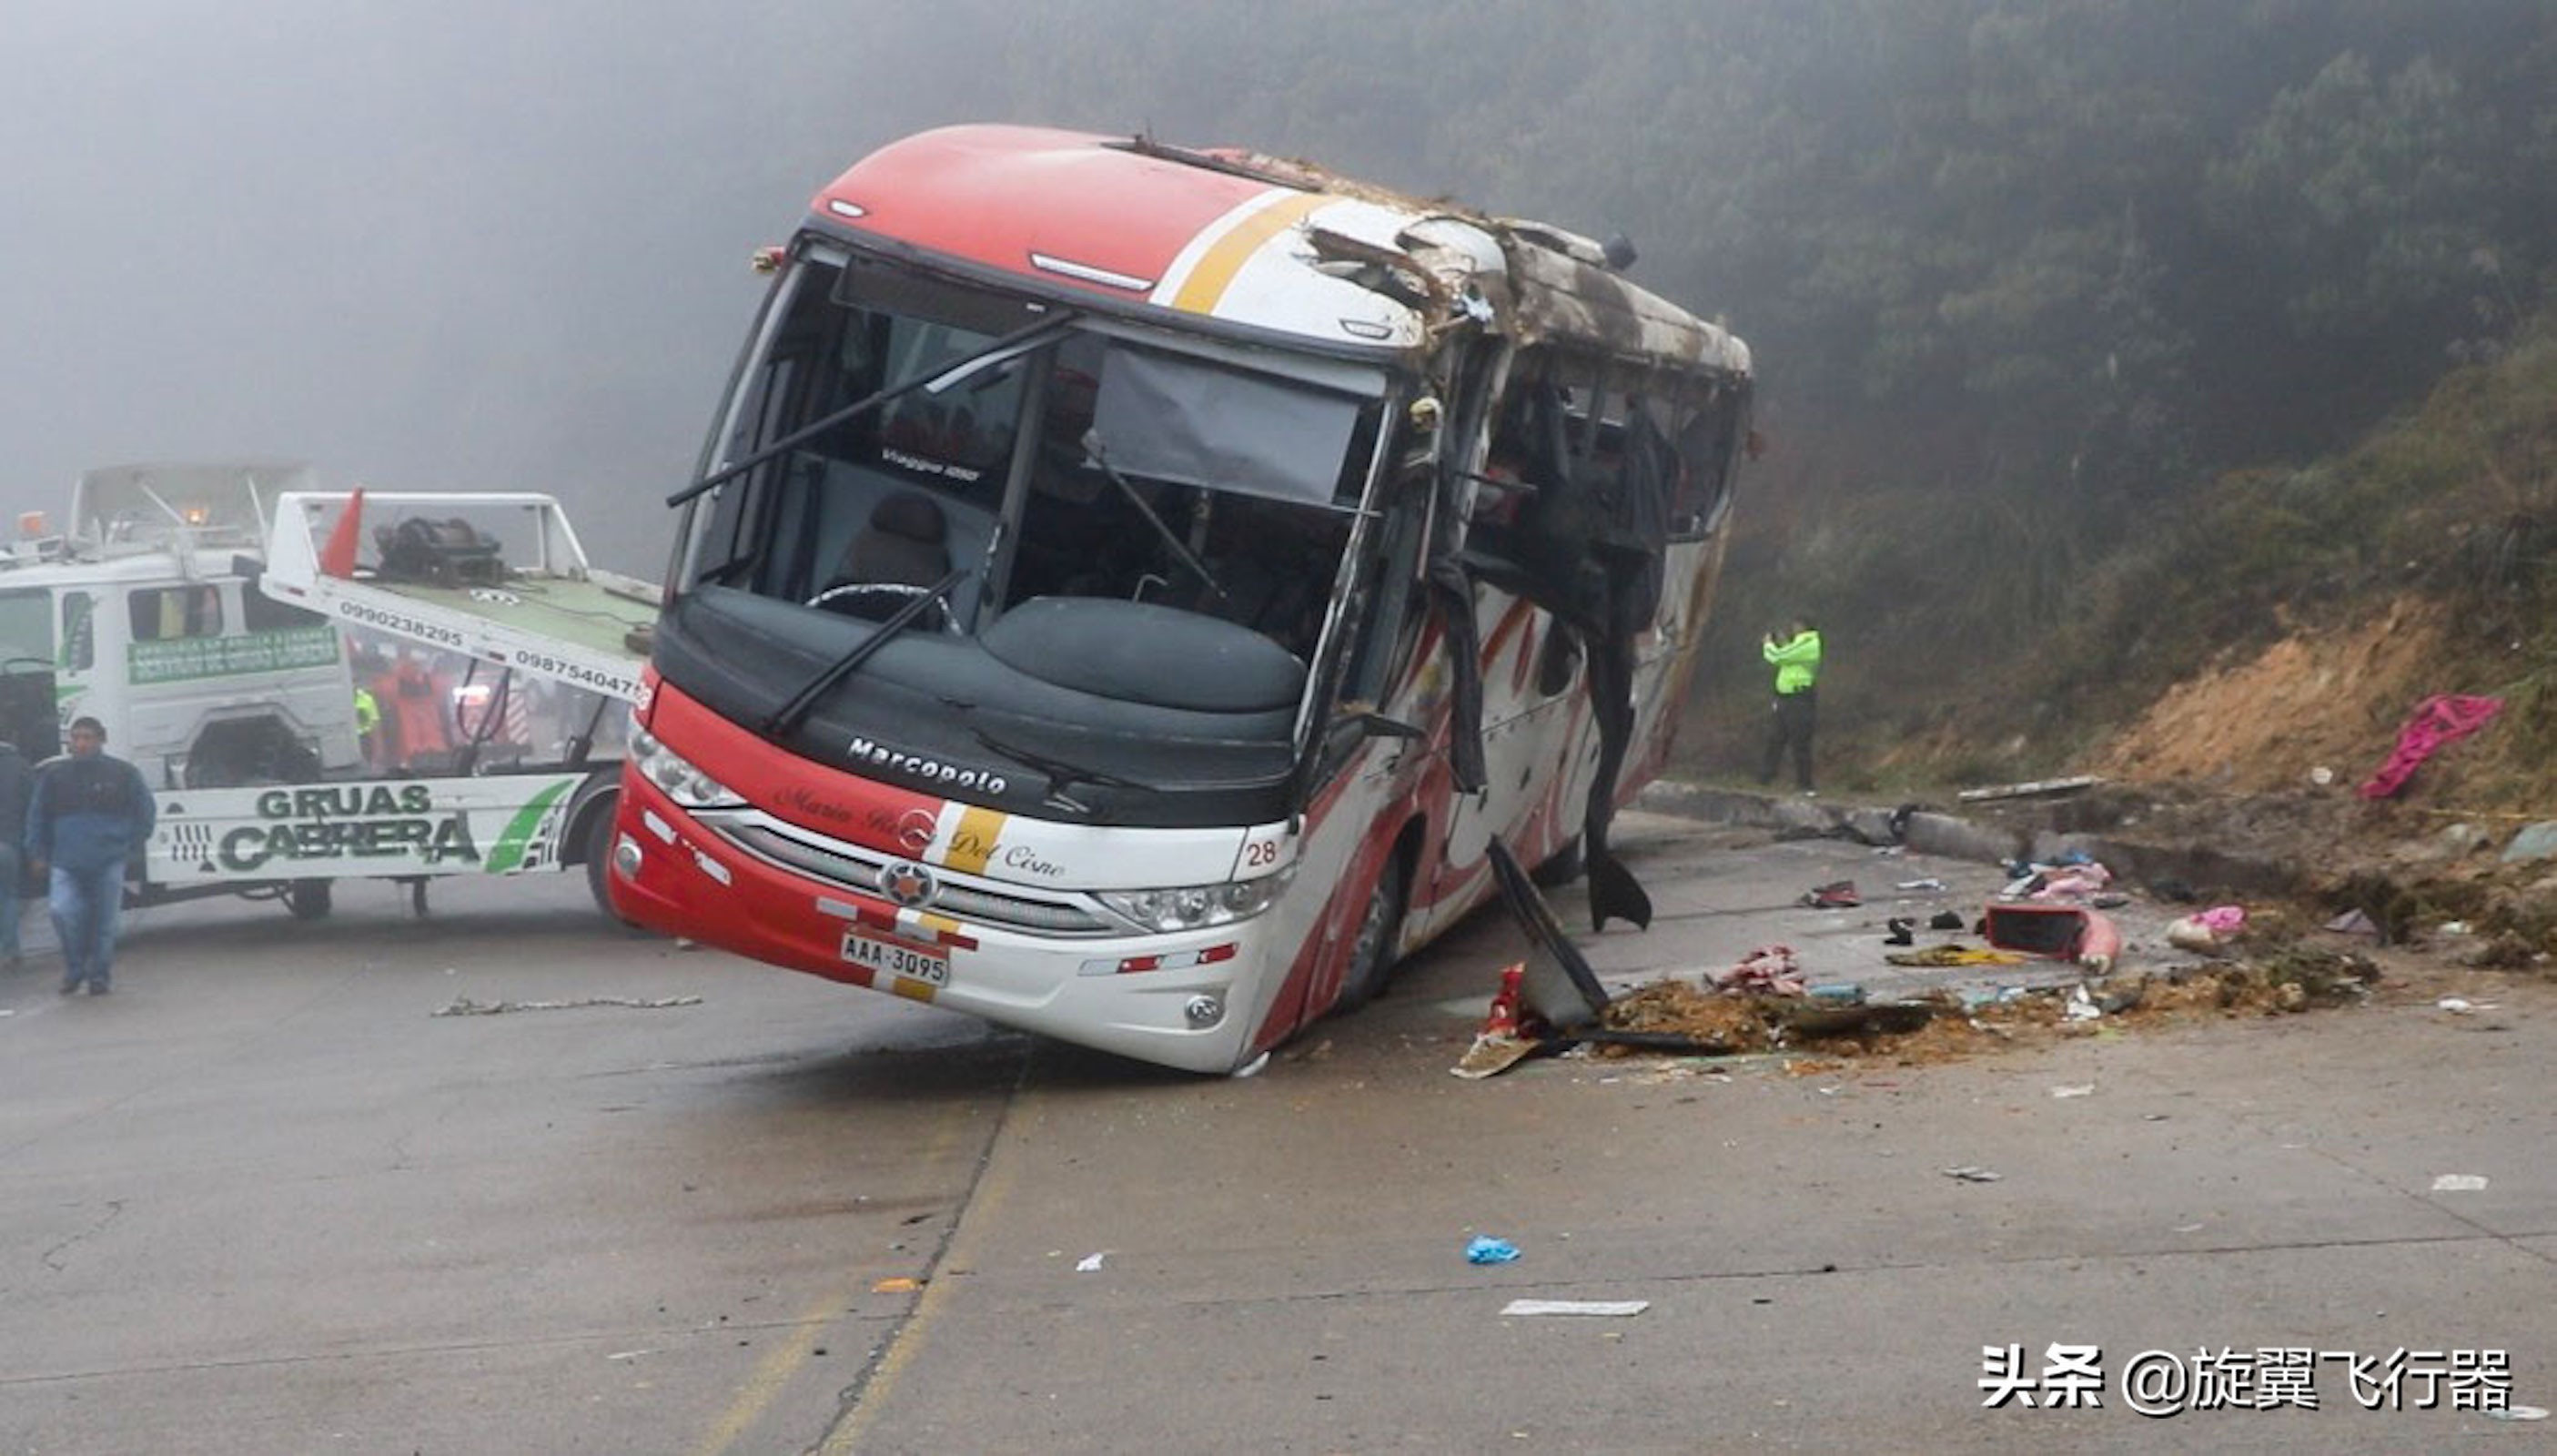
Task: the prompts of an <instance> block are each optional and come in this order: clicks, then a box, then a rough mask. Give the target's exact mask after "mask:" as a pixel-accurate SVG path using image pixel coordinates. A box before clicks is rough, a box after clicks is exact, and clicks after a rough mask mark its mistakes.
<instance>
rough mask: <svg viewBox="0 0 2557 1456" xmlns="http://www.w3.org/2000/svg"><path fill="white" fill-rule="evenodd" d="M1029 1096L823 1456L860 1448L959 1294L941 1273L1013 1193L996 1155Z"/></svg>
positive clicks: (999, 1129) (994, 1146) (1015, 1102)
mask: <svg viewBox="0 0 2557 1456" xmlns="http://www.w3.org/2000/svg"><path fill="white" fill-rule="evenodd" d="M1024 1070H1026V1069H1024ZM1027 1095H1028V1094H1027V1092H1026V1091H1025V1090H1016V1091H1015V1092H1014V1093H1013V1094H1012V1099H1011V1102H1010V1104H1009V1106H1007V1107H1006V1109H1005V1111H1004V1121H1003V1122H1002V1123H999V1124H997V1125H996V1126H995V1135H994V1136H993V1137H991V1138H989V1139H988V1140H987V1143H986V1171H985V1174H984V1175H983V1176H982V1177H980V1178H979V1179H978V1180H977V1187H976V1190H975V1192H974V1193H972V1194H971V1195H970V1196H969V1199H968V1203H967V1207H966V1208H965V1209H964V1210H963V1211H962V1215H963V1216H962V1219H961V1222H960V1225H959V1227H958V1228H956V1229H954V1230H952V1231H951V1235H950V1242H949V1244H948V1245H947V1246H946V1247H944V1249H943V1250H942V1254H941V1257H940V1259H939V1260H938V1261H937V1263H936V1265H935V1275H936V1276H935V1277H934V1278H933V1280H932V1282H930V1283H928V1284H926V1285H924V1286H923V1296H922V1297H921V1298H919V1299H917V1300H915V1302H914V1313H912V1314H910V1315H908V1316H906V1320H905V1323H904V1324H903V1325H902V1326H900V1327H899V1328H898V1330H897V1332H896V1335H895V1337H894V1338H892V1339H890V1340H889V1341H888V1346H887V1351H886V1353H884V1354H882V1355H881V1356H879V1362H878V1367H877V1368H876V1369H875V1370H874V1371H872V1372H871V1378H870V1380H869V1382H868V1383H866V1384H865V1385H864V1386H863V1387H862V1393H861V1398H860V1399H859V1400H858V1401H857V1402H856V1403H855V1404H854V1406H853V1408H852V1409H851V1410H850V1411H849V1412H847V1413H846V1414H845V1416H844V1421H843V1424H841V1425H839V1426H837V1427H835V1429H834V1430H833V1431H831V1432H829V1433H828V1435H827V1436H826V1440H825V1443H824V1444H823V1445H821V1446H819V1447H818V1448H817V1450H818V1452H819V1456H846V1453H848V1452H852V1451H856V1450H859V1449H860V1443H861V1440H862V1437H864V1436H865V1435H868V1434H869V1433H870V1428H871V1423H872V1422H873V1421H875V1420H876V1419H877V1418H878V1411H879V1407H880V1406H881V1405H882V1404H885V1403H886V1400H887V1397H888V1395H889V1394H890V1393H892V1392H893V1390H894V1389H895V1387H896V1382H897V1378H898V1377H899V1376H901V1375H903V1374H904V1373H905V1370H906V1368H907V1367H908V1366H910V1365H912V1364H913V1363H914V1358H915V1355H916V1352H918V1351H920V1350H921V1349H922V1348H923V1346H924V1344H925V1342H926V1341H928V1340H929V1339H930V1338H931V1334H932V1326H933V1324H934V1322H935V1319H936V1317H937V1316H938V1315H939V1314H940V1312H941V1309H942V1306H944V1305H946V1304H948V1303H949V1302H950V1301H951V1300H952V1299H953V1298H955V1297H957V1296H955V1295H954V1294H952V1293H951V1283H950V1280H949V1279H948V1278H947V1277H946V1276H942V1275H941V1272H940V1271H941V1270H944V1269H951V1268H968V1267H970V1266H972V1262H973V1257H974V1255H975V1244H974V1241H972V1240H970V1239H969V1238H968V1231H969V1228H970V1227H971V1225H972V1223H973V1225H974V1227H976V1228H980V1229H982V1228H984V1227H985V1224H984V1223H983V1222H982V1221H979V1220H977V1219H976V1218H975V1216H976V1215H978V1214H980V1213H989V1212H992V1211H993V1210H994V1209H996V1208H997V1207H999V1206H1000V1205H1001V1204H1002V1203H1003V1202H1004V1200H1005V1198H1006V1197H1007V1196H1008V1195H1009V1193H1010V1191H1011V1182H1012V1178H1011V1165H1010V1164H1009V1163H1006V1162H1004V1161H1002V1160H1001V1159H999V1158H998V1157H997V1156H996V1154H997V1153H998V1152H1000V1151H1002V1149H1003V1142H1004V1128H1005V1127H1007V1126H1009V1125H1010V1124H1011V1120H1012V1111H1013V1109H1015V1108H1017V1107H1019V1105H1020V1103H1021V1101H1022V1100H1023V1099H1024V1098H1025V1097H1026V1096H1027Z"/></svg>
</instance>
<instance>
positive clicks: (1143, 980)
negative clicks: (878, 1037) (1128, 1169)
mask: <svg viewBox="0 0 2557 1456" xmlns="http://www.w3.org/2000/svg"><path fill="white" fill-rule="evenodd" d="M611 854H612V860H611V865H610V875H609V880H610V887H611V895H612V902H613V905H614V907H615V908H616V909H617V910H619V911H620V913H621V914H622V915H624V916H626V917H627V918H629V919H630V920H632V921H635V922H637V923H638V924H640V925H643V926H646V927H647V928H649V929H651V930H655V931H659V932H661V933H664V934H667V935H673V936H681V937H685V938H687V939H691V940H696V941H700V942H702V943H703V944H706V945H712V946H717V947H718V948H720V949H721V950H725V951H732V952H734V953H736V954H738V955H740V956H746V957H749V958H751V959H754V960H757V961H763V962H766V963H768V964H771V965H775V966H783V967H787V968H789V969H791V970H794V971H802V972H806V973H807V974H809V975H811V976H818V977H823V978H825V979H826V980H828V981H836V982H841V983H843V984H845V985H848V986H859V987H866V988H869V989H871V990H874V991H881V992H886V993H891V994H894V995H899V996H902V997H905V998H906V999H909V1000H915V1001H921V1002H925V1003H928V1004H931V1005H936V1006H941V1007H945V1008H947V1009H950V1010H955V1011H965V1012H968V1013H969V1014H971V1015H975V1016H982V1017H984V1018H985V1019H987V1020H989V1021H993V1022H996V1023H998V1024H1001V1025H1005V1026H1011V1027H1016V1028H1018V1029H1020V1030H1023V1031H1034V1032H1037V1033H1040V1034H1041V1035H1046V1036H1053V1037H1056V1038H1057V1039H1059V1040H1061V1041H1070V1042H1074V1043H1076V1044H1078V1045H1082V1046H1089V1047H1095V1048H1098V1049H1100V1050H1102V1051H1107V1052H1113V1053H1116V1054H1118V1055H1120V1056H1126V1057H1133V1058H1135V1059H1137V1060H1139V1061H1144V1062H1152V1063H1155V1064H1157V1065H1160V1066H1166V1067H1174V1068H1179V1069H1181V1070H1184V1071H1191V1072H1210V1073H1222V1072H1230V1071H1232V1070H1234V1069H1235V1068H1236V1067H1237V1066H1238V1065H1239V1064H1241V1063H1242V1062H1244V1061H1245V1060H1247V1058H1248V1050H1249V1041H1250V1036H1251V1031H1252V1028H1253V1027H1254V1026H1255V1025H1257V1024H1258V1023H1259V1021H1260V1019H1261V1017H1262V1014H1263V1012H1264V1010H1265V1009H1266V1008H1265V1007H1264V1006H1263V1005H1262V1004H1260V1002H1261V1000H1262V999H1263V998H1264V997H1263V995H1262V993H1263V991H1264V988H1263V987H1262V985H1261V981H1262V977H1261V975H1260V971H1259V968H1260V966H1261V962H1262V959H1263V944H1262V936H1261V934H1260V926H1261V921H1260V920H1259V919H1254V920H1245V921H1239V922H1234V923H1229V924H1225V925H1219V926H1214V927H1210V928H1207V929H1203V930H1195V931H1185V932H1178V933H1173V934H1144V933H1141V932H1135V931H1131V932H1128V933H1126V934H1108V935H1075V936H1053V935H1037V934H1031V933H1026V932H1023V931H1019V930H1013V929H1009V928H1007V927H1003V926H995V925H985V924H979V923H975V922H963V921H958V920H955V919H950V918H948V917H945V916H940V915H917V914H915V913H914V912H912V911H907V912H903V913H902V914H901V913H900V912H899V910H898V908H897V907H896V906H895V905H894V904H892V903H891V902H889V901H888V900H886V899H885V898H884V897H882V896H880V895H878V894H876V893H875V892H865V891H863V890H860V889H857V888H855V887H853V886H852V885H850V884H847V883H845V882H843V881H840V880H836V879H831V878H818V877H815V876H812V875H809V874H805V873H801V872H799V871H797V870H794V869H791V868H786V867H784V866H782V865H779V864H775V863H773V862H771V861H770V860H766V859H764V858H762V857H759V856H757V855H753V854H750V853H748V852H747V851H745V850H744V849H742V848H740V846H739V845H738V844H736V843H734V842H733V841H732V840H730V839H729V838H728V837H727V836H725V835H723V834H721V833H719V832H718V831H717V830H716V829H714V828H712V827H711V826H709V825H707V824H705V823H704V822H703V821H702V820H701V819H699V818H697V817H695V816H694V815H692V814H691V813H690V812H688V811H686V810H684V809H682V808H680V807H678V806H677V805H676V804H675V803H674V802H673V801H672V800H671V799H669V798H667V797H666V795H665V793H664V792H663V791H662V790H660V789H659V788H658V787H657V786H656V785H655V784H653V783H650V782H648V781H647V780H646V779H644V778H641V777H640V776H639V775H637V774H626V775H624V776H623V779H622V787H621V802H620V807H619V810H618V814H617V819H616V822H615V825H614V834H613V846H612V852H611Z"/></svg>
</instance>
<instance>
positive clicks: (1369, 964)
mask: <svg viewBox="0 0 2557 1456" xmlns="http://www.w3.org/2000/svg"><path fill="white" fill-rule="evenodd" d="M1409 877H1410V871H1409V870H1407V869H1405V868H1404V865H1403V856H1402V854H1401V853H1400V852H1397V853H1395V854H1391V855H1388V856H1387V857H1386V860H1385V870H1384V872H1383V873H1381V874H1379V875H1378V876H1377V879H1376V892H1375V893H1374V894H1372V895H1370V896H1369V897H1368V902H1367V916H1366V918H1365V919H1363V920H1361V921H1359V930H1358V942H1357V944H1355V945H1353V946H1352V947H1351V948H1350V968H1349V970H1348V971H1346V972H1344V973H1342V976H1341V993H1340V997H1339V998H1338V999H1337V1000H1334V1001H1333V1002H1332V1009H1333V1010H1335V1011H1355V1010H1357V1009H1358V1008H1359V1007H1361V1006H1363V1005H1366V1004H1367V1003H1368V1002H1370V1001H1372V1000H1375V999H1376V996H1377V993H1379V992H1381V991H1383V990H1385V980H1386V977H1387V976H1389V975H1391V974H1392V973H1393V971H1394V945H1395V942H1396V940H1398V939H1399V938H1400V932H1401V931H1402V929H1403V904H1404V899H1405V897H1406V895H1407V894H1408V893H1409V890H1410V884H1409V883H1408V881H1409Z"/></svg>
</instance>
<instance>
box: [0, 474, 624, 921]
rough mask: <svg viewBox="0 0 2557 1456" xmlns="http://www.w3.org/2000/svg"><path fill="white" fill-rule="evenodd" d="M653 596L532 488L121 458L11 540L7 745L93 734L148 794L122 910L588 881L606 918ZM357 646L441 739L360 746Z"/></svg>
mask: <svg viewBox="0 0 2557 1456" xmlns="http://www.w3.org/2000/svg"><path fill="white" fill-rule="evenodd" d="M368 519H369V521H370V522H371V523H373V524H372V530H371V533H370V535H369V537H367V536H366V534H365V532H364V529H363V528H364V526H365V524H366V523H367V520H368ZM656 608H657V590H656V588H655V587H653V586H652V585H650V584H648V583H645V582H641V581H638V580H636V579H633V578H628V577H622V576H619V575H617V574H614V573H611V572H608V571H606V570H604V569H602V568H599V567H596V566H594V565H592V564H591V563H590V562H589V561H588V560H587V558H586V554H585V552H584V550H583V549H582V548H581V546H580V545H579V542H578V540H577V536H576V533H575V531H574V530H573V529H572V528H571V526H570V525H569V522H568V518H567V516H566V513H565V512H564V511H563V510H562V509H561V507H560V505H559V503H558V501H556V500H555V499H553V498H552V497H550V496H547V495H541V494H536V493H532V492H453V493H444V492H435V493H422V492H421V493H380V492H374V493H371V494H370V497H369V499H367V493H366V492H363V491H360V490H359V491H352V492H335V491H324V490H321V489H318V488H317V485H316V481H315V480H314V478H313V476H312V474H311V472H310V470H309V469H308V467H307V466H303V465H300V464H298V463H281V462H226V463H184V464H144V465H118V466H110V467H106V468H102V469H96V470H91V471H88V472H86V473H85V474H83V475H82V476H81V478H80V480H79V482H78V485H77V486H76V487H75V489H74V491H73V494H72V501H71V520H70V528H69V529H68V530H67V531H66V532H64V533H62V534H59V535H56V534H52V533H50V532H49V531H48V530H47V529H46V526H45V523H44V522H43V520H42V518H41V517H40V516H39V515H37V514H35V513H30V514H29V515H28V516H25V517H22V518H21V520H20V539H19V540H18V541H16V542H14V543H11V544H10V545H9V546H8V547H7V548H6V549H5V550H0V733H5V734H6V735H7V736H9V737H10V738H12V739H13V740H14V741H15V742H17V743H18V745H19V747H20V749H21V751H22V752H24V753H25V754H26V756H28V757H29V758H30V759H42V758H45V757H48V756H51V755H53V754H55V753H58V752H59V751H61V733H62V729H63V728H64V727H65V726H67V724H68V723H69V722H70V721H71V720H72V719H74V718H78V717H94V718H96V719H98V720H99V721H100V722H101V723H103V724H104V725H105V727H106V729H107V737H108V742H109V744H110V749H111V751H113V752H116V753H117V754H119V755H121V756H123V757H125V758H128V759H130V760H131V761H132V762H133V763H134V764H135V766H136V767H138V768H139V769H140V770H141V771H142V774H143V776H144V779H145V781H146V782H148V783H149V784H151V786H152V788H153V791H154V796H155V798H156V800H157V803H158V808H159V827H158V829H157V830H156V831H155V832H154V834H153V835H152V837H151V840H150V842H149V843H148V845H147V846H146V847H145V850H144V853H143V854H142V855H141V856H140V857H139V858H138V860H137V861H136V862H135V864H134V865H132V866H131V867H130V869H129V871H128V873H129V880H130V883H129V886H128V890H127V897H128V900H129V902H130V903H133V904H136V905H153V904H162V903H167V902H170V901H175V900H185V899H192V898H197V897H201V896H205V895H216V894H241V895H247V896H251V897H261V898H274V899H277V900H279V901H281V902H282V903H283V904H284V905H285V906H286V907H287V908H288V909H289V910H290V911H291V912H292V913H293V914H294V915H295V916H297V917H299V918H304V919H317V918H319V917H321V916H324V915H326V914H328V913H329V910H330V908H331V905H332V902H333V889H334V886H335V884H336V881H338V880H341V879H348V878H387V879H394V880H399V881H403V882H406V883H408V884H410V885H411V886H412V887H413V889H414V891H415V894H416V904H417V906H418V908H420V909H421V910H422V909H423V908H424V906H425V885H426V883H427V882H428V881H429V880H431V879H433V878H436V877H440V876H450V875H459V874H518V873H533V872H541V871H549V870H561V871H564V870H568V869H571V868H583V869H585V870H586V871H587V876H588V885H589V888H590V890H592V891H593V892H594V893H595V896H596V899H597V902H598V904H599V905H601V906H604V907H605V908H606V910H607V911H608V910H609V905H608V902H606V899H605V894H604V878H603V876H604V867H605V866H604V860H605V855H606V850H607V849H608V846H609V843H610V827H611V823H612V810H613V805H614V801H615V799H616V798H617V795H618V791H619V783H620V770H621V763H620V758H619V754H618V751H617V749H616V747H615V746H614V744H615V743H617V741H618V737H619V734H620V732H621V729H622V724H623V720H624V718H625V716H626V709H627V705H628V703H629V701H630V700H631V699H632V698H633V697H634V696H635V695H636V693H637V691H638V683H639V673H640V664H641V662H642V661H643V660H644V656H645V652H646V644H647V636H646V634H647V631H648V629H649V626H650V624H651V623H652V622H653V621H654V619H655V616H656ZM360 643H374V644H388V645H387V647H386V648H385V649H384V650H381V651H380V652H379V653H378V660H379V661H381V662H383V663H385V664H389V663H393V662H396V664H397V666H396V669H395V670H393V671H390V672H388V673H387V674H386V675H385V677H384V679H383V680H382V682H381V687H382V688H383V689H384V690H386V691H388V692H391V693H393V694H395V695H396V694H399V693H402V692H406V691H408V690H409V689H410V688H412V687H415V688H416V689H417V690H418V691H419V692H421V693H423V694H425V695H428V697H429V702H428V703H426V704H425V705H419V704H415V703H408V704H400V703H394V704H392V705H388V706H389V707H391V708H392V709H394V710H397V709H399V708H403V707H405V708H408V709H410V710H412V711H411V712H409V713H408V714H407V715H406V717H407V718H408V719H409V720H410V722H411V724H412V725H413V726H425V725H432V726H434V727H435V728H437V729H438V731H437V732H436V733H435V735H434V736H435V737H436V739H437V741H436V742H435V743H434V744H433V745H432V746H427V747H420V746H419V745H417V744H414V743H412V744H410V745H409V751H407V752H404V753H402V754H400V755H397V756H396V757H393V756H392V755H388V754H385V753H383V752H382V751H380V749H379V747H378V745H376V746H375V747H374V749H373V751H371V752H370V753H369V754H368V751H367V743H366V740H365V736H364V734H363V733H362V732H361V731H360V728H361V725H359V722H358V718H359V710H358V706H357V705H358V682H357V679H356V673H355V657H354V653H355V652H356V651H357V650H358V648H357V646H356V645H355V644H360ZM365 650H366V651H367V656H368V658H369V657H372V656H373V655H374V653H373V651H372V649H365ZM457 676H458V677H459V678H460V679H461V680H460V681H459V682H458V683H457V682H455V681H453V680H454V679H455V678H456V677H457ZM535 684H538V685H540V686H539V687H535V686H534V685H535ZM371 687H372V685H371V684H366V685H365V689H366V690H367V691H370V690H371ZM376 696H378V695H376ZM535 696H539V697H540V698H542V699H543V700H544V701H543V703H542V705H541V706H542V710H543V711H542V712H541V713H540V714H538V715H537V714H535V713H533V712H530V711H528V710H529V704H528V700H530V699H532V698H534V697H535ZM377 736H378V735H377ZM416 736H420V737H423V736H425V734H424V733H423V732H419V733H417V734H416ZM536 739H538V741H536Z"/></svg>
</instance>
